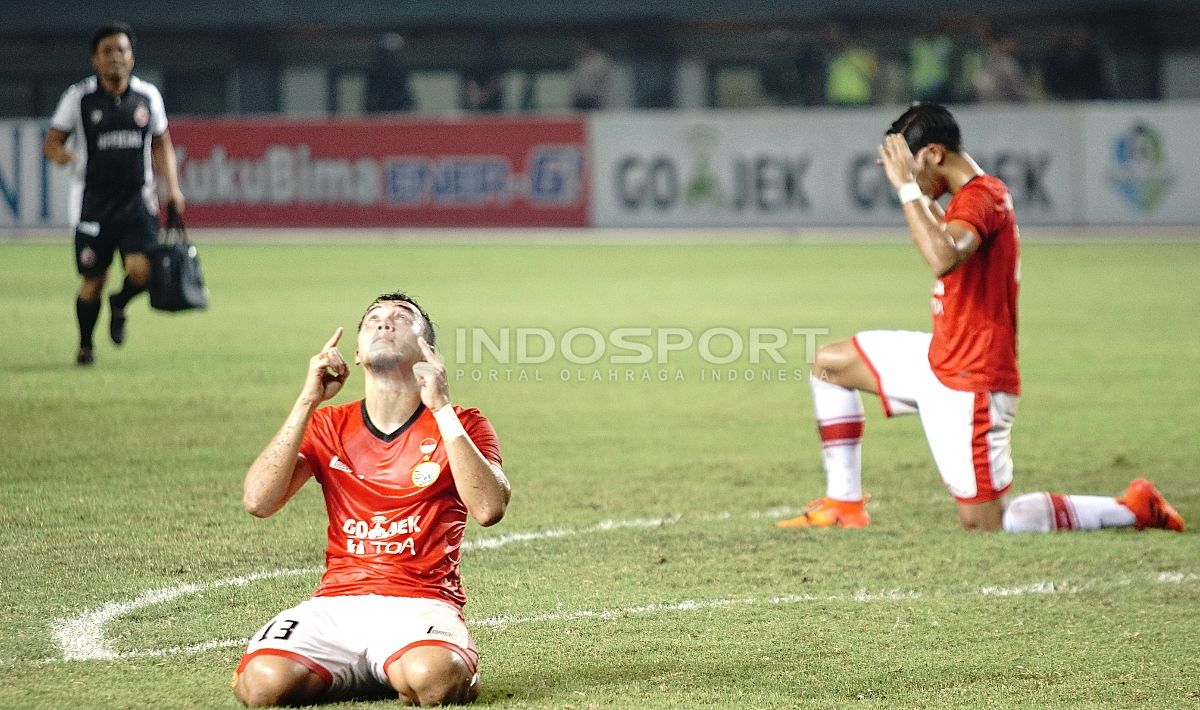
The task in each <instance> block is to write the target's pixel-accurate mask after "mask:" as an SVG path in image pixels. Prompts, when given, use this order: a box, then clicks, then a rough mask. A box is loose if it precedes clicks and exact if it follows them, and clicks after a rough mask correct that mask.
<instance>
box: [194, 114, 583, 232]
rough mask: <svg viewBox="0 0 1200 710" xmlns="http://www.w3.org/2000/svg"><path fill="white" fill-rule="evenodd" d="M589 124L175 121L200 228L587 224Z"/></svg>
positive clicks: (528, 121) (525, 120)
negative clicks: (587, 125)
mask: <svg viewBox="0 0 1200 710" xmlns="http://www.w3.org/2000/svg"><path fill="white" fill-rule="evenodd" d="M584 125H585V124H584V122H583V120H581V119H578V118H561V119H536V118H520V119H508V118H503V117H487V118H469V119H462V120H452V119H449V120H448V119H441V120H437V121H429V120H403V119H358V120H334V119H330V120H303V121H295V120H293V121H286V120H279V119H271V120H256V119H213V120H199V119H177V120H172V121H171V138H172V140H173V142H174V144H175V148H176V154H177V155H178V156H179V179H180V183H181V185H180V186H181V187H182V189H183V193H184V195H186V196H187V216H188V225H189V226H195V227H227V226H228V227H233V226H246V227H260V226H261V227H321V226H331V227H332V226H336V227H368V226H369V227H429V226H463V227H469V226H479V227H487V226H544V227H582V226H586V225H587V221H588V188H587V175H588V168H587V165H586V156H587V150H586V143H585V138H586V134H585V129H584Z"/></svg>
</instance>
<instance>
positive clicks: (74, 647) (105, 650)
mask: <svg viewBox="0 0 1200 710" xmlns="http://www.w3.org/2000/svg"><path fill="white" fill-rule="evenodd" d="M780 510H785V509H780ZM774 512H776V511H764V512H759V513H752V514H751V515H750V517H761V516H763V515H765V514H772V513H774ZM785 514H786V513H785ZM730 517H732V516H731V515H730V514H728V513H719V514H717V515H715V516H696V518H697V519H699V520H703V519H709V518H715V519H727V518H730ZM681 519H682V516H681V515H670V516H664V517H661V518H637V519H632V520H604V521H601V522H599V523H597V524H596V525H593V526H591V527H588V528H553V529H549V530H541V531H535V532H523V533H509V534H507V535H498V536H495V537H485V538H480V539H478V540H468V541H466V542H464V543H463V545H462V549H463V550H464V551H471V550H494V549H497V548H500V547H504V546H506V545H510V544H512V543H517V542H531V541H536V540H548V539H554V538H564V537H570V536H574V535H580V534H587V533H596V532H605V531H609V530H620V529H626V528H652V527H663V526H666V525H670V524H672V523H676V522H679V520H681ZM320 571H321V568H319V567H306V568H301V569H283V570H274V571H270V572H255V573H252V574H248V575H243V576H238V577H231V578H228V579H221V580H217V581H215V582H207V583H185V584H179V585H176V586H173V587H163V588H160V589H153V590H150V591H148V592H145V593H143V594H141V595H139V596H137V597H135V598H133V599H128V600H125V601H119V602H109V603H107V604H104V605H103V606H101V607H100V608H99V609H88V610H85V611H83V612H82V613H80V614H77V615H75V616H73V617H68V618H64V619H55V620H54V621H52V622H51V623H50V631H51V635H52V636H53V638H54V641H55V643H56V644H57V645H58V647H59V648H60V649H61V651H62V657H61V658H59V659H43V660H47V661H54V660H65V661H86V660H113V659H119V658H130V657H139V656H158V655H168V654H170V653H198V652H202V651H206V650H211V649H213V648H224V647H227V646H231V645H237V644H240V643H244V642H245V640H244V639H241V640H238V639H225V640H223V641H206V642H203V643H200V644H195V645H192V646H182V647H173V648H169V649H147V650H139V651H117V650H116V649H115V648H113V646H112V644H111V643H110V642H109V640H108V639H107V638H106V637H105V635H104V627H105V625H106V624H108V623H109V622H110V621H113V620H114V619H117V618H119V617H121V616H124V615H125V614H128V613H130V612H133V611H136V610H138V609H143V608H145V607H148V606H153V605H155V604H164V603H166V602H170V601H173V600H175V599H178V598H179V597H183V596H189V595H193V594H199V593H202V592H207V591H211V590H214V589H221V588H224V587H244V586H246V585H248V584H251V583H253V582H258V581H261V580H266V579H278V578H281V577H292V576H298V575H306V574H317V573H319V572H320ZM0 663H3V661H0Z"/></svg>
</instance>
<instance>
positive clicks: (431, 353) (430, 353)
mask: <svg viewBox="0 0 1200 710" xmlns="http://www.w3.org/2000/svg"><path fill="white" fill-rule="evenodd" d="M417 345H420V346H421V353H422V354H424V355H425V360H426V361H427V362H434V363H437V364H439V365H440V364H441V363H442V361H441V359H439V358H438V356H437V352H436V351H435V350H434V349H433V346H432V345H430V344H429V343H428V342H426V341H425V338H424V337H422V336H419V335H418V336H417Z"/></svg>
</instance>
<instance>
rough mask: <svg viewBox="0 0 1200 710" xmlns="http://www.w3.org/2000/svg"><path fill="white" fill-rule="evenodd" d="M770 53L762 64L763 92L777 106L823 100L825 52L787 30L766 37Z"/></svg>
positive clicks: (806, 103)
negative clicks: (768, 41) (768, 39)
mask: <svg viewBox="0 0 1200 710" xmlns="http://www.w3.org/2000/svg"><path fill="white" fill-rule="evenodd" d="M769 44H770V52H771V56H770V58H769V59H768V60H767V62H766V64H764V66H763V71H762V82H763V91H764V92H765V93H766V94H767V96H768V97H770V99H771V100H772V102H773V103H774V104H775V105H777V106H818V105H820V104H823V103H824V102H825V71H826V69H825V53H824V52H823V51H822V50H821V48H819V47H817V46H815V45H813V44H812V43H810V42H807V41H805V40H804V38H802V37H800V36H799V35H797V34H795V33H794V32H791V31H788V30H783V29H781V30H777V31H776V32H774V33H772V35H771V37H770V43H769Z"/></svg>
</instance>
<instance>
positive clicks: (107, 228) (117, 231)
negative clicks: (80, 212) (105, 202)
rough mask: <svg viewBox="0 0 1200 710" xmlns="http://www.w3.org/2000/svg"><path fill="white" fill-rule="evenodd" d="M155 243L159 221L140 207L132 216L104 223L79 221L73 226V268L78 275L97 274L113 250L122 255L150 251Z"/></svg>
mask: <svg viewBox="0 0 1200 710" xmlns="http://www.w3.org/2000/svg"><path fill="white" fill-rule="evenodd" d="M156 244H158V220H157V219H155V218H154V216H153V215H151V214H150V212H149V211H146V210H143V211H142V213H141V214H140V215H138V216H135V217H133V218H126V219H122V220H109V221H104V222H89V221H87V220H83V221H80V223H79V225H78V226H76V227H75V269H76V270H77V271H79V274H80V276H99V275H101V274H103V273H104V272H105V271H107V270H108V267H109V265H110V264H112V258H113V252H115V251H116V250H118V249H120V251H121V258H122V259H124V258H125V257H127V256H129V255H130V254H146V253H149V251H150V250H151V249H153V248H154V246H155V245H156Z"/></svg>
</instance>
